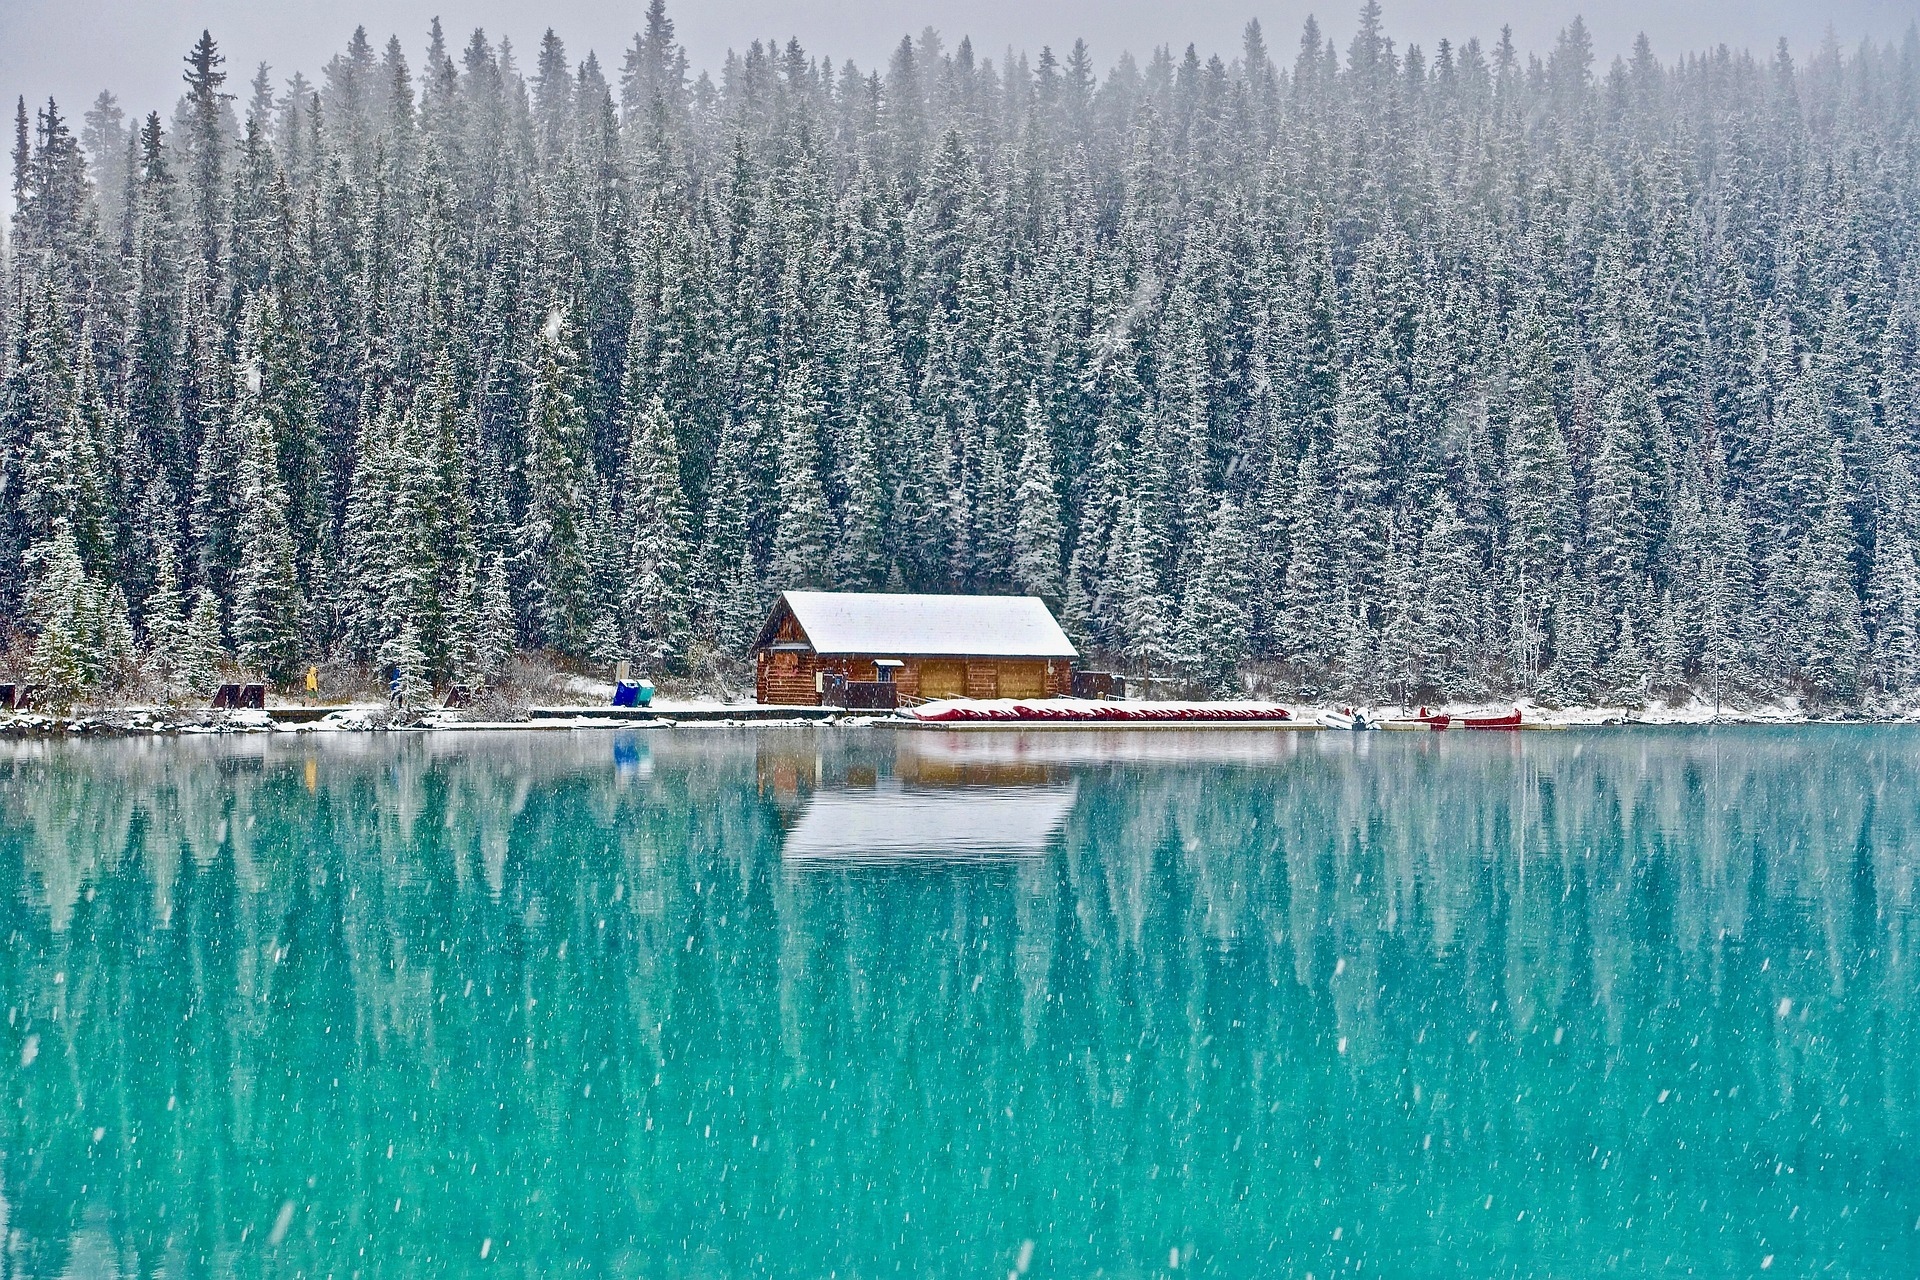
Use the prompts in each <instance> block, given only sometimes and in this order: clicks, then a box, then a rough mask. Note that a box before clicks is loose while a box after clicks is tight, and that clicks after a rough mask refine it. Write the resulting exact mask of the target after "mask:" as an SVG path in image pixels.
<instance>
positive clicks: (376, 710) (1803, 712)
mask: <svg viewBox="0 0 1920 1280" xmlns="http://www.w3.org/2000/svg"><path fill="white" fill-rule="evenodd" d="M565 692H566V693H567V694H569V695H572V696H571V697H566V698H561V697H553V698H550V700H542V701H541V702H540V703H539V712H540V714H539V716H538V717H537V718H532V719H523V720H504V721H479V720H473V719H469V718H468V713H467V712H464V711H458V710H451V711H450V710H447V709H445V708H434V709H432V710H430V711H428V712H426V713H425V714H424V715H422V716H420V717H419V718H418V719H415V720H412V721H410V722H407V723H406V724H405V726H404V727H406V728H408V729H413V730H465V731H472V730H477V729H524V730H564V729H576V728H600V729H609V728H618V727H622V726H627V727H632V726H635V725H644V724H646V723H647V722H646V721H645V720H637V721H636V720H630V719H626V718H613V717H608V716H606V715H604V714H602V713H603V712H604V710H605V709H606V708H607V706H608V705H609V703H610V702H611V701H612V686H611V685H610V684H606V683H605V682H600V681H591V680H586V679H583V678H575V679H574V680H573V681H571V682H570V686H569V687H568V688H567V689H566V691H565ZM305 705H306V704H303V703H299V702H291V701H287V702H281V701H276V703H275V706H274V710H283V709H286V710H291V709H295V708H303V707H304V706H305ZM1020 705H1022V704H1021V703H1020V702H1018V701H1016V700H1008V699H994V700H969V699H951V700H948V701H946V702H942V703H932V704H926V705H924V706H922V707H921V708H920V710H921V711H922V712H923V713H925V712H938V711H939V710H941V709H943V708H966V709H970V710H973V711H984V712H988V713H992V712H994V711H996V710H997V711H1001V712H1007V711H1012V710H1013V709H1015V708H1016V707H1018V706H1020ZM1039 705H1040V706H1049V705H1050V706H1051V708H1055V709H1059V710H1062V711H1069V712H1071V711H1076V710H1078V711H1081V712H1087V713H1097V711H1098V709H1100V708H1102V707H1106V708H1113V709H1121V708H1126V709H1133V710H1138V711H1145V712H1159V713H1163V714H1164V713H1168V712H1174V713H1181V712H1187V713H1193V714H1194V716H1195V718H1194V719H1192V720H1177V721H1174V723H1176V724H1180V725H1184V726H1191V727H1205V726H1206V725H1207V724H1208V723H1209V722H1208V721H1207V720H1206V719H1205V718H1204V716H1205V713H1207V712H1215V713H1218V712H1230V713H1235V715H1234V716H1222V717H1221V718H1220V719H1219V720H1216V721H1213V723H1216V724H1225V725H1232V724H1234V723H1236V722H1238V723H1242V724H1244V723H1245V722H1246V721H1247V720H1248V719H1249V718H1256V717H1255V716H1254V713H1258V712H1273V713H1275V715H1274V718H1275V719H1279V718H1280V716H1279V714H1278V713H1279V712H1281V711H1285V712H1286V713H1288V718H1289V719H1290V721H1291V723H1293V724H1294V725H1297V726H1300V727H1317V726H1318V725H1319V724H1320V723H1321V720H1322V717H1323V716H1329V713H1332V715H1331V716H1330V718H1338V713H1340V712H1341V711H1343V710H1344V709H1345V706H1344V704H1342V705H1335V704H1330V703H1311V702H1290V703H1279V702H1266V701H1253V700H1220V701H1199V700H1186V701H1181V700H1157V699H1142V700H1134V699H1124V700H1119V701H1116V702H1108V703H1101V702H1087V701H1082V700H1077V699H1052V700H1048V701H1047V702H1042V703H1040V704H1039ZM1516 708H1517V709H1518V710H1519V711H1520V713H1521V716H1522V720H1523V723H1525V724H1529V725H1555V726H1565V727H1568V728H1573V727H1603V726H1620V727H1630V726H1637V725H1702V724H1752V725H1769V724H1771V725H1791V724H1808V723H1817V722H1820V721H1830V720H1845V721H1853V722H1874V723H1882V724H1899V723H1916V722H1920V705H1903V706H1886V707H1880V708H1876V709H1874V710H1873V711H1871V712H1868V711H1860V712H1854V713H1852V714H1845V715H1835V714H1825V713H1821V712H1818V711H1814V712H1809V711H1808V710H1807V709H1806V708H1804V707H1802V706H1801V705H1799V704H1798V703H1797V702H1791V701H1788V702H1774V703H1767V704H1763V705H1760V706H1755V707H1746V708H1736V707H1730V706H1724V705H1722V706H1718V707H1716V706H1715V705H1714V703H1713V702H1712V701H1710V700H1702V699H1695V700H1693V701H1691V702H1687V703H1684V704H1682V705H1679V706H1667V705H1665V704H1661V705H1657V706H1653V707H1644V708H1627V707H1544V706H1541V705H1539V704H1538V703H1535V702H1531V701H1528V700H1526V699H1522V700H1520V701H1518V702H1472V703H1467V702H1449V703H1429V704H1426V705H1425V708H1424V709H1425V710H1427V711H1430V712H1436V713H1442V714H1446V715H1450V716H1454V717H1464V716H1490V715H1505V714H1508V713H1510V712H1512V711H1513V710H1515V709H1516ZM648 709H649V710H651V711H652V712H653V713H655V714H656V715H658V716H660V717H662V718H663V719H665V720H667V721H672V720H675V719H676V718H677V717H685V716H692V717H695V718H694V719H692V720H681V721H680V723H683V724H688V723H693V724H706V725H712V726H725V725H737V724H754V725H757V726H761V727H775V726H779V725H795V724H811V725H823V726H833V725H838V726H841V727H863V726H870V725H875V724H881V725H884V724H889V723H899V722H900V721H901V720H903V719H904V718H905V717H895V716H892V715H889V714H887V713H885V712H879V713H853V714H842V715H839V716H835V717H833V718H832V719H829V720H821V719H818V718H817V713H816V715H815V716H808V717H805V718H802V717H801V716H799V715H794V716H778V717H773V718H764V719H763V718H755V719H752V720H747V719H744V718H741V719H735V718H733V717H731V716H727V715H726V714H725V713H728V712H740V713H754V714H756V715H757V716H765V714H766V713H767V712H771V711H784V710H789V709H788V708H784V707H774V706H763V705H761V704H758V703H754V702H750V701H723V700H721V699H718V698H702V697H681V698H658V697H657V698H655V699H654V701H653V703H652V705H651V707H650V708H648ZM1421 709H1422V708H1419V707H1413V706H1395V705H1391V704H1375V705H1372V706H1366V707H1362V708H1360V710H1362V711H1363V712H1365V713H1366V716H1367V718H1368V719H1369V720H1370V721H1374V722H1384V721H1388V720H1394V719H1406V718H1411V717H1413V716H1414V715H1416V714H1417V713H1418V712H1419V711H1420V710H1421ZM315 710H320V711H323V712H324V714H322V715H321V716H319V717H318V718H316V719H308V720H302V721H300V722H288V721H275V720H274V719H273V718H272V717H271V716H270V715H269V714H268V713H267V712H264V711H217V712H216V711H211V710H208V709H205V708H195V707H185V708H181V707H119V708H113V709H106V710H83V711H76V712H75V713H73V714H71V715H67V716H54V715H48V714H42V713H32V712H28V713H21V714H18V715H9V714H6V713H0V735H8V734H12V735H23V734H24V735H33V734H45V733H80V734H88V733H101V734H129V733H131V734H140V733H266V732H280V733H313V732H319V733H330V732H331V733H337V732H349V733H351V732H369V731H376V730H381V729H387V728H392V727H396V726H395V722H394V717H393V715H392V713H391V711H390V709H389V708H388V706H387V705H386V704H385V703H381V702H361V703H353V704H349V705H346V706H338V707H325V708H315ZM794 710H798V709H797V708H796V709H794ZM809 710H810V709H809ZM571 713H578V714H571ZM716 713H719V714H716ZM1236 716H1237V721H1236ZM1141 718H1142V719H1145V718H1147V717H1141ZM976 723H977V722H976ZM1056 723H1061V722H1056ZM1064 723H1067V724H1074V723H1081V724H1085V725H1086V726H1087V727H1090V728H1098V727H1100V725H1101V723H1102V721H1101V720H1100V719H1098V718H1096V716H1095V715H1089V716H1088V717H1087V718H1085V719H1082V720H1075V719H1068V720H1065V721H1064ZM1121 723H1123V724H1124V723H1127V721H1126V720H1122V721H1121Z"/></svg>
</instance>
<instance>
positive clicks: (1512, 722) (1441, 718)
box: [1401, 707, 1520, 730]
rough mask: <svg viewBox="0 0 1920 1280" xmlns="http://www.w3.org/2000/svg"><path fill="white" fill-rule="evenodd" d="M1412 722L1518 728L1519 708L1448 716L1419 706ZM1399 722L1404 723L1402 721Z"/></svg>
mask: <svg viewBox="0 0 1920 1280" xmlns="http://www.w3.org/2000/svg"><path fill="white" fill-rule="evenodd" d="M1412 721H1413V723H1416V724H1424V725H1426V726H1427V727H1428V728H1429V729H1435V730H1439V729H1449V728H1460V729H1518V728H1519V727H1520V708H1518V707H1515V708H1514V709H1513V710H1512V711H1509V712H1508V713H1507V714H1505V715H1501V716H1450V715H1442V714H1441V713H1440V712H1437V711H1429V710H1427V709H1426V708H1425V707H1422V708H1420V714H1419V715H1417V716H1414V717H1413V718H1412ZM1401 723H1406V722H1405V721H1402V722H1401Z"/></svg>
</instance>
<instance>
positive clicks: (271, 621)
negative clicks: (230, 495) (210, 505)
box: [233, 374, 301, 684]
mask: <svg viewBox="0 0 1920 1280" xmlns="http://www.w3.org/2000/svg"><path fill="white" fill-rule="evenodd" d="M255 376H256V377H257V374H256V375H255ZM257 394H258V390H257V388H255V389H254V390H253V391H252V392H251V393H249V396H248V398H247V399H245V400H243V401H242V406H243V407H242V409H241V412H243V413H244V412H248V411H250V410H252V407H253V405H254V403H255V401H254V400H253V397H254V396H257ZM242 430H243V431H245V433H246V452H245V462H244V468H245V469H244V472H243V474H242V476H241V478H240V484H241V491H240V528H239V541H240V556H239V561H240V563H239V566H238V568H237V570H236V572H235V574H234V606H233V640H234V647H235V649H236V650H237V651H238V655H239V658H240V661H241V662H242V663H243V664H245V665H246V666H248V667H251V668H253V669H254V670H256V671H258V672H260V673H261V674H262V675H264V676H265V677H266V678H267V679H268V680H269V681H272V682H273V683H275V684H284V683H286V682H287V681H289V680H291V679H292V678H293V676H294V673H295V671H296V670H297V668H298V664H299V661H300V656H301V651H300V615H301V607H300V583H299V579H298V572H297V570H296V568H295V565H294V548H293V533H292V530H291V529H290V528H289V527H288V524H287V510H286V509H287V496H286V489H285V487H284V486H283V485H282V483H281V479H280V462H279V456H278V450H277V449H276V448H275V447H274V439H273V427H272V424H271V423H269V422H268V421H267V419H266V417H265V416H264V415H261V414H259V413H258V412H257V411H254V416H253V417H252V419H251V421H248V422H245V423H244V424H243V425H242Z"/></svg>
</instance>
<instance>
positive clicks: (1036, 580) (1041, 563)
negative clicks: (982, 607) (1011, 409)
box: [1013, 394, 1244, 647]
mask: <svg viewBox="0 0 1920 1280" xmlns="http://www.w3.org/2000/svg"><path fill="white" fill-rule="evenodd" d="M1021 434H1022V436H1023V437H1024V439H1023V442H1022V445H1021V451H1020V473H1019V475H1020V478H1019V486H1018V488H1017V489H1016V490H1015V494H1014V504H1015V507H1016V509H1017V512H1018V514H1017V516H1016V518H1015V524H1014V530H1013V584H1014V586H1015V587H1016V588H1018V589H1019V590H1021V591H1023V592H1025V593H1026V594H1028V595H1035V596H1046V597H1049V598H1053V599H1058V598H1059V596H1060V594H1061V590H1060V588H1061V580H1060V538H1061V525H1060V497H1059V493H1058V491H1057V485H1058V483H1059V482H1058V480H1057V479H1056V478H1055V474H1054V468H1053V441H1052V432H1051V430H1050V428H1049V427H1048V425H1047V420H1046V418H1045V417H1044V416H1042V414H1041V412H1040V401H1039V400H1038V399H1037V398H1036V397H1035V396H1033V395H1031V394H1029V395H1028V396H1027V404H1026V409H1025V411H1024V414H1023V417H1022V428H1021ZM1243 647H1244V645H1243Z"/></svg>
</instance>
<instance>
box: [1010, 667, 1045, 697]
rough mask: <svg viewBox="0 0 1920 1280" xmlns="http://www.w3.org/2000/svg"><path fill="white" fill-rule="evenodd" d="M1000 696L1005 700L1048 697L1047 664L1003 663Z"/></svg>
mask: <svg viewBox="0 0 1920 1280" xmlns="http://www.w3.org/2000/svg"><path fill="white" fill-rule="evenodd" d="M1000 696H1001V697H1003V698H1044V697H1046V696H1047V664H1046V663H1044V662H1003V663H1001V664H1000Z"/></svg>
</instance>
